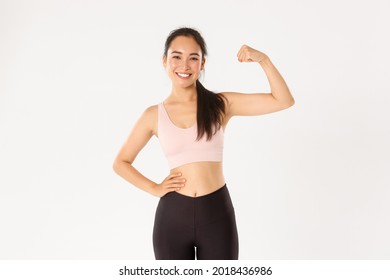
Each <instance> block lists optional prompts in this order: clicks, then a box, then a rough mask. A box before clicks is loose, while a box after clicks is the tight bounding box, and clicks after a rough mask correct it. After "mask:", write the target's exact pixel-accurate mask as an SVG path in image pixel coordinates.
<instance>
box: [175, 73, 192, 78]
mask: <svg viewBox="0 0 390 280" xmlns="http://www.w3.org/2000/svg"><path fill="white" fill-rule="evenodd" d="M176 75H178V76H179V77H180V78H188V77H189V76H191V75H192V74H189V73H177V72H176Z"/></svg>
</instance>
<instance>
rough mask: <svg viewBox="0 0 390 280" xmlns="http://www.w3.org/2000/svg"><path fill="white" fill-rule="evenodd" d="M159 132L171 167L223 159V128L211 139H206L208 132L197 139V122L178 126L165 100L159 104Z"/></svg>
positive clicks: (159, 137)
mask: <svg viewBox="0 0 390 280" xmlns="http://www.w3.org/2000/svg"><path fill="white" fill-rule="evenodd" d="M157 134H158V139H159V141H160V144H161V147H162V150H163V152H164V154H165V156H166V158H167V160H168V165H169V168H170V169H173V168H175V167H178V166H181V165H184V164H187V163H191V162H199V161H222V156H223V138H224V133H223V130H222V128H221V129H219V130H218V131H217V132H216V134H214V135H213V137H212V138H211V140H210V141H207V140H206V139H207V135H206V133H205V134H204V135H203V137H202V139H200V140H199V141H196V137H197V124H196V123H195V124H194V125H193V126H192V127H189V128H180V127H177V126H176V125H175V124H173V122H172V121H171V119H170V118H169V115H168V113H167V111H166V109H165V107H164V104H163V102H161V103H159V104H158V126H157Z"/></svg>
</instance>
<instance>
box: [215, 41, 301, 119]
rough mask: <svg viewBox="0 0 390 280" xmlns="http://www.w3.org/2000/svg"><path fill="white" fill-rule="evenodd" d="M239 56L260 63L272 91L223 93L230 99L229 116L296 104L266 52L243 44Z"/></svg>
mask: <svg viewBox="0 0 390 280" xmlns="http://www.w3.org/2000/svg"><path fill="white" fill-rule="evenodd" d="M237 57H238V60H239V61H240V62H257V63H259V64H260V66H261V67H262V68H263V70H264V72H265V74H266V75H267V79H268V82H269V84H270V87H271V93H254V94H244V93H238V92H223V93H221V94H223V95H224V96H225V97H226V98H227V100H228V105H227V108H226V115H227V116H228V118H230V117H232V116H256V115H262V114H268V113H272V112H276V111H280V110H283V109H287V108H288V107H291V106H292V105H294V103H295V101H294V98H293V97H292V95H291V93H290V90H289V89H288V87H287V84H286V82H285V81H284V79H283V77H282V76H281V75H280V73H279V71H278V69H276V67H275V66H274V65H273V64H272V62H271V60H270V59H269V57H268V56H267V55H266V54H264V53H262V52H260V51H258V50H255V49H253V48H251V47H249V46H246V45H243V46H242V47H241V49H240V51H239V52H238V55H237Z"/></svg>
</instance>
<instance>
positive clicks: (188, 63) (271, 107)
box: [113, 36, 294, 197]
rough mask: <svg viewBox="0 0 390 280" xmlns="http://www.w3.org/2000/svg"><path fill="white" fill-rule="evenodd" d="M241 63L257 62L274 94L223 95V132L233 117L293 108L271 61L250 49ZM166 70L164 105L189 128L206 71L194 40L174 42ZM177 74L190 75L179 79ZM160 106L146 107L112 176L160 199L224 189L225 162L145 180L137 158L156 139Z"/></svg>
mask: <svg viewBox="0 0 390 280" xmlns="http://www.w3.org/2000/svg"><path fill="white" fill-rule="evenodd" d="M237 59H238V61H239V62H249V63H258V64H259V65H260V66H261V67H262V68H263V70H264V72H265V74H266V75H267V78H268V82H269V84H270V89H271V93H254V94H245V93H238V92H221V93H218V94H223V95H224V96H225V97H226V98H227V100H228V101H227V102H226V104H225V105H226V115H225V116H224V119H223V126H222V128H223V130H225V128H226V126H227V124H228V122H229V120H230V119H231V118H232V117H233V116H257V115H262V114H268V113H272V112H276V111H280V110H284V109H287V108H289V107H290V106H292V105H294V98H293V97H292V95H291V93H290V91H289V89H288V87H287V84H286V83H285V81H284V79H283V77H282V76H281V75H280V73H279V72H278V70H277V69H276V67H275V66H274V65H273V64H272V62H271V60H270V59H269V57H268V56H267V55H266V54H264V53H262V52H260V51H258V50H256V49H253V48H251V47H249V46H247V45H243V46H242V47H241V48H240V50H239V52H238V54H237ZM162 62H163V66H164V68H165V70H166V72H167V75H168V77H169V78H170V79H171V81H172V90H171V93H170V95H169V96H168V97H167V98H166V99H165V100H164V106H165V109H166V110H167V112H168V115H169V117H170V119H171V121H172V122H173V123H174V124H175V125H176V126H178V127H181V128H188V127H191V126H192V125H193V124H195V122H196V98H197V97H196V84H195V83H196V80H197V79H198V77H199V74H200V72H201V70H202V69H203V68H204V66H205V62H206V60H205V58H204V57H203V54H202V52H201V49H200V47H199V45H198V44H197V43H196V41H195V40H194V39H193V38H192V37H184V36H179V37H176V38H175V39H174V40H173V41H172V43H171V46H170V48H169V50H168V53H167V56H164V57H163V61H162ZM177 73H184V74H190V76H189V77H188V78H181V77H179V76H178V74H177ZM157 110H158V109H157V105H153V106H150V107H148V108H147V109H146V110H145V111H144V112H143V114H142V115H141V116H140V118H139V119H138V120H137V122H136V124H135V125H134V127H133V129H132V131H131V132H130V135H129V136H128V138H127V140H126V142H125V143H124V144H123V146H122V148H121V149H120V151H119V153H118V155H117V157H116V159H115V161H114V165H113V169H114V171H115V172H116V173H117V174H118V175H120V176H121V177H123V178H124V179H125V180H127V181H128V182H130V183H131V184H133V185H134V186H136V187H138V188H140V189H142V190H144V191H146V192H148V193H150V194H152V195H154V196H157V197H162V196H164V195H165V194H166V193H168V192H172V191H176V192H179V193H181V194H183V195H187V196H191V197H196V196H203V195H206V194H209V193H211V192H214V191H216V190H217V189H219V188H220V187H222V186H223V185H224V184H225V178H224V175H223V170H222V162H194V163H188V164H185V165H182V166H179V167H177V168H174V169H172V170H170V174H169V175H168V176H167V177H166V178H165V179H164V180H163V181H162V182H161V183H156V182H153V181H152V180H150V179H148V178H146V177H145V176H144V175H142V174H141V173H140V172H139V171H138V170H137V169H136V168H135V167H134V166H133V165H132V163H133V161H134V160H135V158H136V156H137V155H138V153H139V152H140V151H141V150H142V148H143V147H144V146H145V145H146V144H147V143H148V141H149V140H150V138H151V137H152V136H157V137H158V135H157V114H158V111H157Z"/></svg>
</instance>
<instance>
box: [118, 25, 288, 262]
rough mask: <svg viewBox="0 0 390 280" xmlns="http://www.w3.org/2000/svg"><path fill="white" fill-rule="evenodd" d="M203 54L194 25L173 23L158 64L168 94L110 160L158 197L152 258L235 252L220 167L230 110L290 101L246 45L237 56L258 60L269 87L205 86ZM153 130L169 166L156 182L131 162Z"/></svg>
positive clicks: (266, 62) (270, 107)
mask: <svg viewBox="0 0 390 280" xmlns="http://www.w3.org/2000/svg"><path fill="white" fill-rule="evenodd" d="M206 54H207V50H206V44H205V42H204V40H203V38H202V36H201V35H200V33H199V32H198V31H196V30H194V29H191V28H179V29H176V30H174V31H172V32H171V33H170V35H169V36H168V38H167V40H166V43H165V50H164V55H163V65H164V67H165V69H166V71H167V74H168V76H169V78H170V79H171V81H172V90H171V93H170V95H169V96H168V97H167V98H166V99H165V100H164V101H163V102H161V103H159V104H157V105H153V106H150V107H149V108H147V109H146V110H145V111H144V112H143V114H142V115H141V117H140V118H139V120H138V121H137V123H136V124H135V126H134V128H133V130H132V131H131V133H130V135H129V137H128V139H127V141H126V142H125V144H124V145H123V147H122V148H121V150H120V152H119V154H118V156H117V157H116V159H115V162H114V170H115V172H116V173H117V174H119V175H120V176H121V177H123V178H124V179H126V180H127V181H128V182H130V183H131V184H133V185H134V186H136V187H138V188H140V189H142V190H144V191H146V192H148V193H150V194H152V195H154V196H157V197H159V198H160V200H159V204H158V206H157V210H156V217H155V222H154V229H153V247H154V253H155V257H156V259H195V258H197V259H238V234H237V228H236V221H235V214H234V208H233V205H232V202H231V199H230V196H229V192H228V189H227V186H226V184H225V179H224V176H223V171H222V151H223V136H224V130H225V128H226V125H227V124H228V122H229V120H230V118H231V117H233V116H255V115H261V114H266V113H271V112H275V111H279V110H283V109H286V108H288V107H290V106H292V105H293V104H294V99H293V97H292V96H291V93H290V91H289V89H288V87H287V85H286V83H285V82H284V80H283V78H282V76H281V75H280V74H279V72H278V70H277V69H276V68H275V66H274V65H273V64H272V62H271V60H270V59H269V57H268V56H267V55H266V54H264V53H262V52H260V51H258V50H255V49H253V48H251V47H249V46H246V45H243V46H242V47H241V49H240V50H239V52H238V55H237V56H238V60H239V61H240V62H254V63H259V64H260V66H261V67H262V68H263V69H264V71H265V73H266V75H267V78H268V81H269V83H270V87H271V93H269V94H264V93H258V94H242V93H237V92H222V93H218V94H216V93H213V92H210V91H208V90H207V89H205V88H204V87H203V85H202V84H201V83H200V82H199V81H198V78H199V75H200V73H201V71H202V70H203V69H204V66H205V61H206V59H205V56H206ZM153 135H155V136H156V137H158V138H159V141H160V144H161V146H162V149H163V151H164V153H165V155H166V157H167V159H168V163H169V166H170V174H169V175H168V176H167V177H166V178H165V179H164V180H163V181H162V182H161V183H156V182H153V181H151V180H150V179H148V178H146V177H145V176H143V175H142V174H141V173H140V172H139V171H138V170H137V169H136V168H135V167H134V166H133V165H132V163H133V161H134V159H135V158H136V156H137V155H138V153H139V152H140V151H141V149H142V148H143V147H144V146H145V145H146V143H147V142H148V141H149V139H150V138H151V137H152V136H153Z"/></svg>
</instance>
